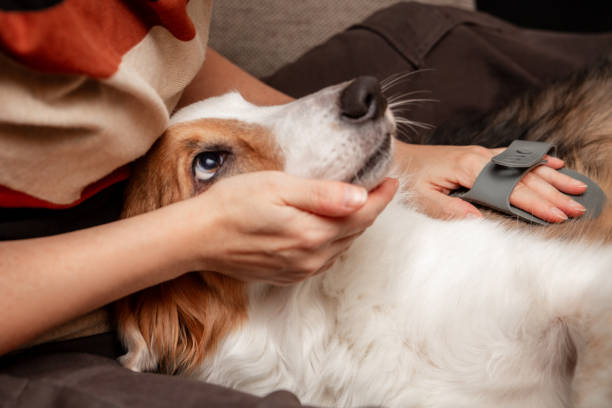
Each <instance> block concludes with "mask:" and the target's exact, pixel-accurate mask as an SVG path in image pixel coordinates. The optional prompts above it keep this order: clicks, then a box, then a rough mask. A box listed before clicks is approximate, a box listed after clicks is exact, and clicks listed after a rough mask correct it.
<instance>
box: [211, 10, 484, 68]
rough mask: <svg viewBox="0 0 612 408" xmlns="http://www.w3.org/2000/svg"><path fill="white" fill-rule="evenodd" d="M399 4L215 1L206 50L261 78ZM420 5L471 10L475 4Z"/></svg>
mask: <svg viewBox="0 0 612 408" xmlns="http://www.w3.org/2000/svg"><path fill="white" fill-rule="evenodd" d="M397 2H398V0H300V1H287V0H258V1H244V0H217V1H216V2H215V3H214V6H213V17H212V25H211V31H210V45H211V46H212V47H213V48H215V49H216V50H217V51H219V52H220V53H221V54H223V55H225V56H226V57H227V58H229V59H230V60H232V61H233V62H235V63H236V64H238V65H239V66H240V67H242V68H243V69H245V70H247V71H249V72H250V73H251V74H253V75H255V76H258V77H262V76H266V75H270V74H272V73H273V72H274V71H275V70H276V69H278V68H280V67H281V66H282V65H284V64H286V63H288V62H291V61H293V60H295V59H296V58H297V57H299V56H300V55H301V54H303V53H304V52H305V51H307V50H308V49H310V48H312V47H313V46H315V45H317V44H319V43H321V42H323V41H325V40H326V39H327V38H329V37H330V36H332V35H333V34H335V33H337V32H339V31H341V30H344V29H345V28H348V27H349V26H351V25H352V24H354V23H357V22H359V21H361V20H363V19H364V18H365V17H367V16H368V15H370V14H372V13H373V12H374V11H376V10H378V9H381V8H384V7H387V6H390V5H392V4H394V3H397ZM422 2H423V3H430V4H440V5H450V6H456V7H462V8H467V9H472V10H473V9H474V0H428V1H422Z"/></svg>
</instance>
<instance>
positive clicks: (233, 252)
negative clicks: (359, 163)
mask: <svg viewBox="0 0 612 408" xmlns="http://www.w3.org/2000/svg"><path fill="white" fill-rule="evenodd" d="M397 185H398V183H397V180H393V179H386V180H384V181H383V183H382V184H381V185H380V186H379V187H377V188H376V189H375V190H373V191H371V192H370V193H369V194H368V193H367V192H366V191H365V190H364V189H363V188H361V187H357V186H353V185H350V184H345V183H340V182H334V181H323V180H309V179H303V178H298V177H293V176H289V175H287V174H284V173H280V172H258V173H249V174H243V175H240V176H235V177H231V178H228V179H224V180H221V181H219V182H217V183H216V184H214V185H213V186H212V187H211V188H210V189H209V190H208V191H206V192H205V193H204V194H202V195H200V196H198V197H195V198H194V199H193V200H194V203H195V204H196V206H195V208H199V214H197V217H198V218H203V219H205V220H204V225H203V226H202V227H201V228H196V233H197V234H196V235H195V236H193V237H191V239H190V241H191V242H192V244H194V247H193V252H194V253H197V254H198V255H197V257H198V259H199V264H198V265H197V270H204V271H216V272H220V273H223V274H225V275H229V276H232V277H234V278H237V279H240V280H244V281H265V282H268V283H272V284H276V285H285V284H291V283H294V282H297V281H300V280H303V279H306V278H307V277H309V276H312V275H314V274H317V273H320V272H322V271H324V270H326V269H328V268H329V267H330V266H331V265H332V264H333V262H334V261H335V260H336V259H337V258H338V256H339V255H340V254H342V253H343V252H344V251H346V250H347V249H348V247H349V246H350V245H351V243H352V242H353V240H354V239H355V238H356V237H357V236H359V235H360V234H361V233H362V232H363V231H364V230H365V229H366V228H367V227H368V226H369V225H371V224H372V222H374V219H375V218H376V216H377V215H378V214H379V213H380V212H381V211H382V210H383V209H384V208H385V206H386V205H387V204H388V203H389V201H390V200H391V198H392V197H393V195H394V194H395V191H396V190H397ZM203 209H206V211H202V210H203ZM196 211H198V210H196ZM194 215H195V214H194ZM194 215H192V216H191V217H192V219H194V218H193V217H194ZM211 220H212V221H211ZM211 222H212V225H211Z"/></svg>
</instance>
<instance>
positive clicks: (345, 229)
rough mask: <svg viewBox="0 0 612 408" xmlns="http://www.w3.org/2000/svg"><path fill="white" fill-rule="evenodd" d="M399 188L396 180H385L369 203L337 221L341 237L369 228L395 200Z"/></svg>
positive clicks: (373, 193) (371, 196)
mask: <svg viewBox="0 0 612 408" xmlns="http://www.w3.org/2000/svg"><path fill="white" fill-rule="evenodd" d="M398 187H399V183H398V181H397V180H396V179H392V178H386V179H384V180H383V181H382V183H380V185H379V186H378V187H376V188H375V189H373V190H372V191H370V194H369V196H368V201H367V202H366V204H365V205H364V206H363V207H362V208H361V209H359V211H357V212H355V213H354V214H352V215H351V216H349V217H346V218H343V219H339V220H337V221H336V225H337V226H338V228H339V230H340V233H339V237H341V238H343V237H347V236H351V235H354V234H359V233H361V232H363V230H364V229H366V228H367V227H369V226H370V225H371V224H372V223H373V222H374V220H375V219H376V217H377V216H378V214H380V213H381V212H382V210H384V209H385V207H386V206H387V204H389V202H390V201H391V200H392V199H393V196H394V195H395V193H396V192H397V189H398Z"/></svg>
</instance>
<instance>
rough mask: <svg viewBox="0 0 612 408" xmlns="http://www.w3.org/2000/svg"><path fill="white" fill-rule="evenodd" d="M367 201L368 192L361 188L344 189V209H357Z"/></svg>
mask: <svg viewBox="0 0 612 408" xmlns="http://www.w3.org/2000/svg"><path fill="white" fill-rule="evenodd" d="M367 199H368V192H367V191H366V190H365V188H361V187H345V188H344V205H345V206H346V207H351V208H352V207H358V206H360V205H363V204H364V203H365V202H366V200H367Z"/></svg>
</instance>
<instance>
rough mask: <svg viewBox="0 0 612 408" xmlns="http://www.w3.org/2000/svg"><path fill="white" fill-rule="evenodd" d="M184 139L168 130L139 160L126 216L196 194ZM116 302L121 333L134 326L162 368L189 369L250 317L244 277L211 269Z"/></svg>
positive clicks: (167, 370)
mask: <svg viewBox="0 0 612 408" xmlns="http://www.w3.org/2000/svg"><path fill="white" fill-rule="evenodd" d="M180 139H181V138H180V137H173V135H164V136H163V137H162V138H160V140H158V142H157V143H156V144H155V145H154V146H153V147H152V149H151V150H150V152H149V153H148V154H147V156H145V157H144V158H142V159H141V160H140V161H139V162H137V163H136V165H135V168H134V172H133V175H132V177H131V179H130V183H129V185H128V188H127V193H126V197H125V204H124V210H123V213H122V217H123V218H125V217H131V216H135V215H138V214H141V213H144V212H147V211H152V210H155V209H157V208H159V207H162V206H165V205H168V204H171V203H173V202H176V201H180V200H183V199H186V198H188V197H190V196H192V195H193V194H194V192H193V186H192V183H191V180H190V178H189V177H190V174H191V160H190V157H191V156H190V155H191V154H192V152H190V151H188V149H187V147H186V146H185V144H184V143H180V142H181V140H180ZM177 164H178V165H177ZM115 307H116V318H117V325H118V329H119V332H120V334H121V336H122V337H123V336H130V333H131V330H129V329H130V328H132V329H133V328H136V329H137V330H138V331H139V332H140V334H142V337H143V338H144V341H145V343H146V345H147V347H148V351H149V353H150V354H152V355H153V356H155V360H156V361H157V362H158V368H159V370H160V371H161V372H163V373H167V374H178V373H190V372H193V371H194V369H195V368H196V367H197V366H198V365H199V364H200V363H201V362H202V360H203V359H204V357H205V356H206V355H207V354H208V353H210V352H212V351H214V349H215V347H216V346H217V344H218V342H219V341H220V339H222V338H223V337H224V336H225V335H226V334H227V333H228V332H229V331H230V330H231V329H232V328H233V327H235V326H237V325H239V324H240V322H241V321H242V320H243V319H245V318H246V295H245V292H244V283H243V282H240V281H237V280H234V279H231V278H228V277H225V276H222V275H219V274H216V273H213V272H202V273H189V274H186V275H184V276H181V277H180V278H178V279H174V280H172V281H168V282H164V283H162V284H160V285H157V286H154V287H151V288H148V289H145V290H143V291H140V292H137V293H135V294H133V295H131V296H129V297H127V298H124V299H121V300H119V301H117V302H116V304H115ZM126 343H127V344H129V343H130V342H129V341H126ZM128 351H130V350H128Z"/></svg>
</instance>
